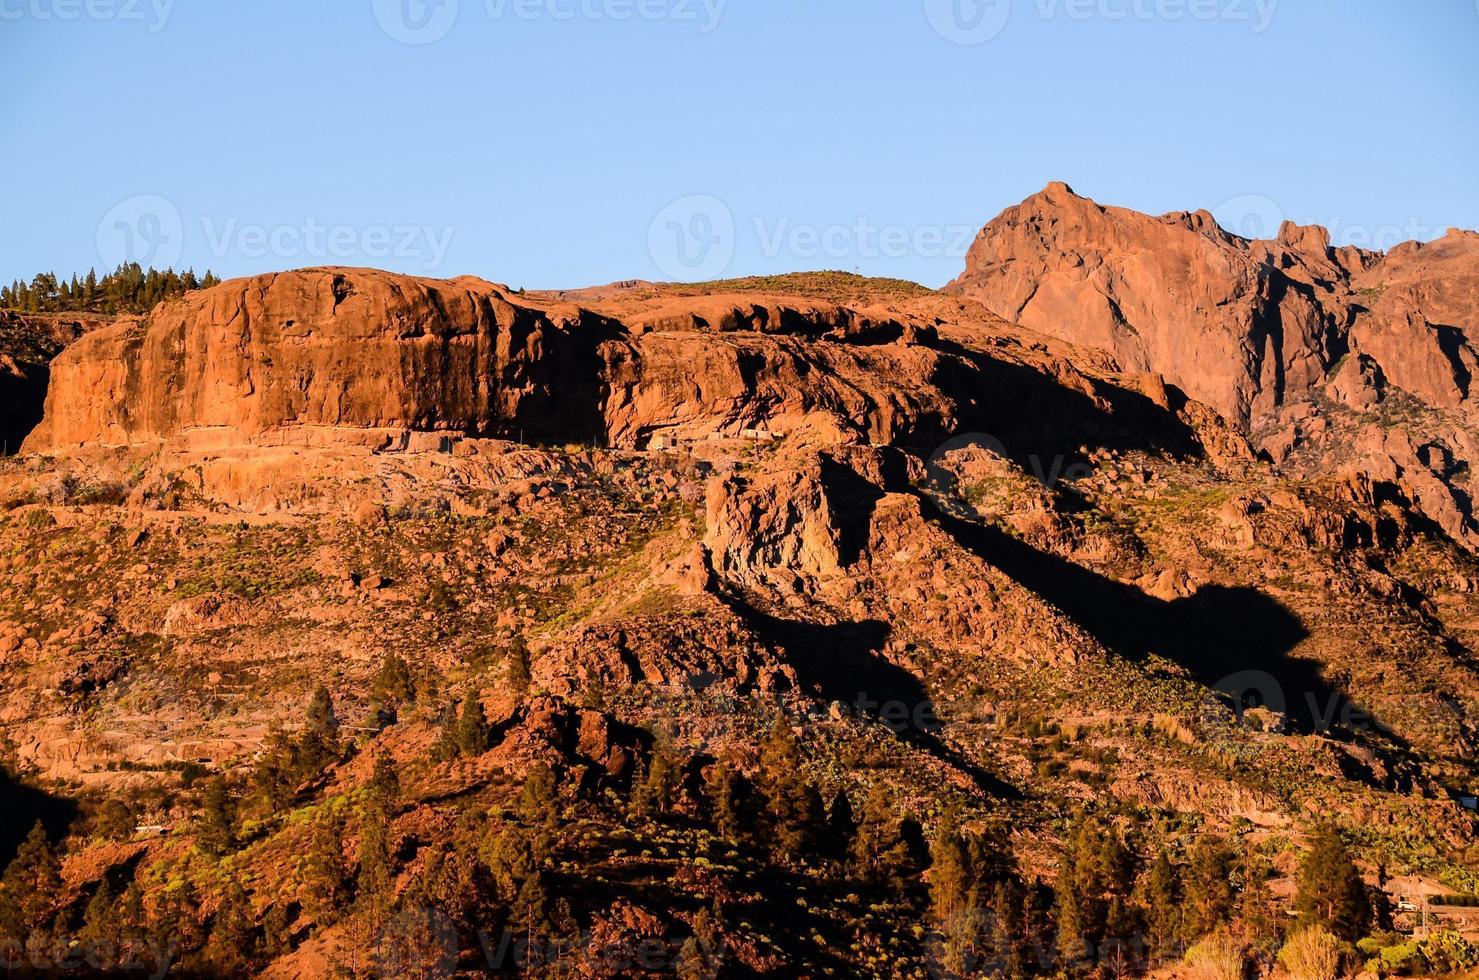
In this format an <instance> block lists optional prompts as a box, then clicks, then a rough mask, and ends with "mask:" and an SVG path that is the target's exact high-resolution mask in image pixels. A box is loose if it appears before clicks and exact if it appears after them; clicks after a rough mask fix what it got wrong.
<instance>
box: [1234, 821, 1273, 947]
mask: <svg viewBox="0 0 1479 980" xmlns="http://www.w3.org/2000/svg"><path fill="white" fill-rule="evenodd" d="M1242 871H1243V875H1242V877H1243V888H1242V890H1241V891H1240V892H1239V893H1238V925H1239V926H1241V927H1242V930H1243V935H1244V936H1246V937H1247V939H1248V942H1249V943H1250V945H1252V947H1253V950H1254V955H1255V956H1260V957H1261V959H1263V960H1264V961H1266V962H1271V961H1272V958H1273V956H1274V955H1275V954H1277V952H1278V950H1279V942H1280V940H1281V938H1282V936H1281V935H1280V929H1279V920H1278V918H1277V917H1276V915H1275V912H1274V896H1273V892H1272V890H1271V889H1270V888H1269V884H1268V880H1269V876H1270V870H1269V868H1268V866H1267V864H1266V863H1265V861H1264V860H1263V858H1261V857H1260V856H1259V855H1258V854H1257V852H1255V851H1254V850H1253V849H1251V848H1250V849H1249V850H1248V851H1247V852H1246V853H1245V854H1244V855H1243V861H1242Z"/></svg>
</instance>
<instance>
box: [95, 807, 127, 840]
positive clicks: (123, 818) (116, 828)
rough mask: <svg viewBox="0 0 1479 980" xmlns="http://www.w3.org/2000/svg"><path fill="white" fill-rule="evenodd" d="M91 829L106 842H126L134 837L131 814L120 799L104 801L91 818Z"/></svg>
mask: <svg viewBox="0 0 1479 980" xmlns="http://www.w3.org/2000/svg"><path fill="white" fill-rule="evenodd" d="M93 828H94V830H95V832H96V833H97V834H98V835H99V836H101V837H105V838H107V839H108V840H128V839H129V838H131V837H133V835H134V815H133V812H132V811H130V810H129V808H128V804H127V803H124V802H123V801H122V800H120V799H116V798H109V799H106V800H104V801H103V802H102V805H100V806H99V807H98V812H97V814H96V815H95V816H94V817H93Z"/></svg>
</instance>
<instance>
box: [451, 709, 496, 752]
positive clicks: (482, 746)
mask: <svg viewBox="0 0 1479 980" xmlns="http://www.w3.org/2000/svg"><path fill="white" fill-rule="evenodd" d="M488 738H489V729H488V716H487V715H486V714H484V713H483V702H482V699H481V698H480V697H479V696H478V695H477V694H469V695H468V696H467V697H465V698H464V699H463V700H462V713H461V714H460V715H459V716H458V718H457V728H456V732H455V734H454V741H455V743H456V746H457V754H458V755H461V756H464V757H467V758H474V757H477V756H480V755H482V754H483V753H484V752H487V751H488Z"/></svg>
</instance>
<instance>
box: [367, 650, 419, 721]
mask: <svg viewBox="0 0 1479 980" xmlns="http://www.w3.org/2000/svg"><path fill="white" fill-rule="evenodd" d="M415 698H416V682H415V681H414V680H413V679H412V677H411V667H410V665H409V664H407V663H406V661H405V660H404V659H402V658H401V657H400V656H399V655H398V654H394V653H387V654H386V655H385V659H384V660H382V661H381V663H380V670H379V671H378V672H377V673H376V674H375V681H374V683H373V684H372V685H371V687H370V704H371V705H373V706H375V707H376V708H377V709H380V710H383V711H385V712H386V713H388V715H389V717H390V718H391V719H392V720H393V719H394V718H395V717H396V715H397V713H398V712H399V711H400V709H401V708H403V707H405V706H406V705H407V704H409V703H411V702H412V701H414V700H415Z"/></svg>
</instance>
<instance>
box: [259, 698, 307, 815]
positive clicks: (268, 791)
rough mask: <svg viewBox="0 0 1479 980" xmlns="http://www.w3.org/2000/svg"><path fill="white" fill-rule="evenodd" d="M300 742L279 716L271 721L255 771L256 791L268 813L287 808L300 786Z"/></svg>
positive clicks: (262, 807)
mask: <svg viewBox="0 0 1479 980" xmlns="http://www.w3.org/2000/svg"><path fill="white" fill-rule="evenodd" d="M297 752H298V749H297V746H295V745H294V744H293V743H292V741H291V739H289V738H288V735H287V733H286V732H285V731H283V728H282V726H281V725H280V724H278V722H277V720H276V719H273V720H272V721H270V722H268V726H267V737H266V739H265V740H264V745H263V750H262V756H261V758H260V759H258V760H257V767H256V769H255V770H254V771H253V772H252V793H253V796H254V797H255V799H256V805H257V808H258V809H259V810H261V811H262V812H264V813H268V814H272V813H279V812H281V811H283V810H286V809H287V808H288V807H289V806H290V805H291V804H292V801H293V796H294V791H295V790H296V789H297V788H298V781H299V780H298V775H297V773H298V768H299V767H298V763H297V760H296V756H297Z"/></svg>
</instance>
